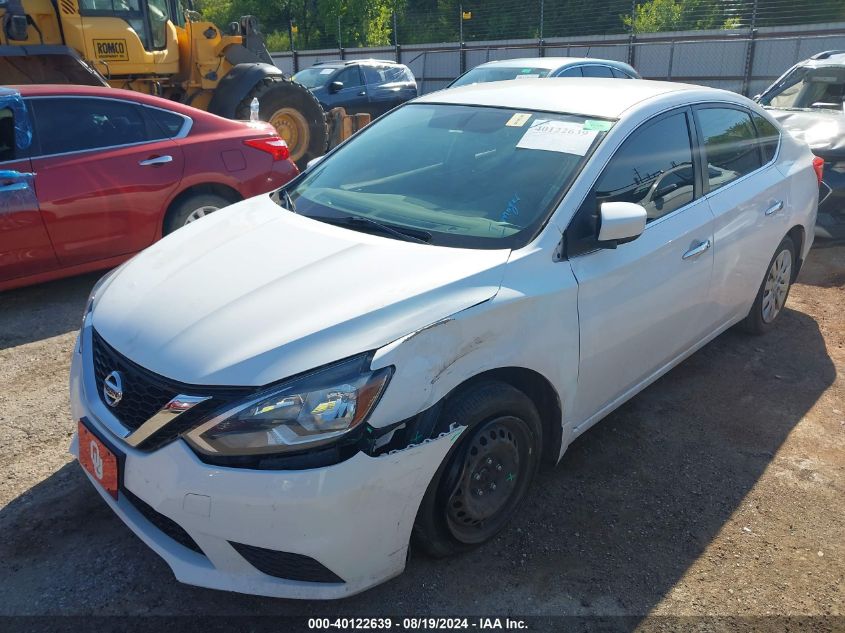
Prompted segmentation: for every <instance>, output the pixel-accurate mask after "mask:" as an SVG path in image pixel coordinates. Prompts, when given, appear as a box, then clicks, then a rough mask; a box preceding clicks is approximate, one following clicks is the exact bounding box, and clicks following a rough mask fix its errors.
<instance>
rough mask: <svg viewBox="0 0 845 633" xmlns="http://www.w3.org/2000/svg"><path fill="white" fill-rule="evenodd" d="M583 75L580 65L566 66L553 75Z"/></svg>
mask: <svg viewBox="0 0 845 633" xmlns="http://www.w3.org/2000/svg"><path fill="white" fill-rule="evenodd" d="M583 76H584V75H583V73H582V72H581V67H580V66H575V67H574V68H567V69H565V70H563V71H561V72H560V73H558V74H557V75H555V77H583Z"/></svg>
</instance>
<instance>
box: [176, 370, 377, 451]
mask: <svg viewBox="0 0 845 633" xmlns="http://www.w3.org/2000/svg"><path fill="white" fill-rule="evenodd" d="M371 358H372V357H371V355H370V354H365V355H362V356H356V357H355V358H351V359H349V360H346V361H342V362H340V363H337V364H335V365H332V366H330V367H327V368H325V369H321V370H317V371H315V372H312V373H311V374H308V375H305V376H302V377H301V378H297V379H294V380H292V381H290V382H288V383H286V384H283V385H280V386H278V387H274V388H273V389H270V390H267V391H265V392H264V393H262V394H259V395H257V396H255V397H253V398H252V399H250V400H249V401H246V402H243V403H241V404H240V405H238V406H237V407H236V408H234V409H231V410H229V411H227V412H225V413H223V414H221V415H219V416H217V417H215V418H214V419H212V420H210V421H208V422H206V423H205V424H202V425H200V426H198V427H197V428H195V429H194V430H192V431H191V432H189V433H188V434H187V435H186V436H185V438H186V439H187V440H188V442H190V443H191V445H192V446H193V447H194V448H195V449H197V450H198V451H200V452H202V453H206V454H212V455H255V454H259V453H281V452H290V451H297V450H304V449H307V448H312V447H315V446H318V445H322V444H325V443H327V442H330V441H333V440H335V439H337V438H338V437H340V436H341V435H344V434H345V433H348V432H349V431H351V430H352V429H354V428H356V427H357V426H359V425H360V424H361V423H362V422H364V421H365V420H366V419H367V416H368V415H369V414H370V412H371V411H372V410H373V408H374V407H375V405H376V403H377V402H378V400H379V398H380V397H381V394H382V393H384V388H385V387H386V386H387V383H388V381H389V380H390V375H391V373H392V368H391V367H386V368H384V369H379V370H376V371H371V370H370V369H369V366H370V360H371Z"/></svg>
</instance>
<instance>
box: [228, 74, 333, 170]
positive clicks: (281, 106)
mask: <svg viewBox="0 0 845 633" xmlns="http://www.w3.org/2000/svg"><path fill="white" fill-rule="evenodd" d="M254 98H257V99H258V116H259V118H260V119H261V120H262V121H267V122H269V123H270V124H272V125H273V127H275V128H276V131H277V132H278V133H279V136H280V137H282V138H283V139H284V140H285V141H287V144H288V148H289V149H290V157H291V160H293V162H295V163H296V165H297V167H299V169H305V165H306V164H307V163H308V161H309V160H311V159H312V158H316V157H317V156H322V155H323V154H325V153H326V147H327V145H328V140H329V131H328V127H327V126H326V115H325V113H324V112H323V108H322V107H321V106H320V102H319V101H317V99H315V98H314V95H313V94H311V91H310V90H308V88H306V87H304V86H300V85H299V84H298V83H296V82H293V81H291V80H290V79H287V78H285V77H280V76H277V75H272V76H269V77H265V78H264V79H262V80H261V81H260V82H259V83H258V84H256V85H255V87H254V88H253V89H252V90H251V91H250V92H249V94H248V95H247V96H246V97H244V100H243V101H241V102H240V104H238V107H237V108H236V109H235V116H236V118H238V119H249V107H250V104H251V103H252V100H253V99H254Z"/></svg>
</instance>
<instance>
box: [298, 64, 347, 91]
mask: <svg viewBox="0 0 845 633" xmlns="http://www.w3.org/2000/svg"><path fill="white" fill-rule="evenodd" d="M336 70H337V68H332V67H331V66H329V67H326V66H314V67H313V68H306V69H305V70H300V71H299V72H298V73H296V74H295V75H294V76H293V80H294V81H295V82H296V83H298V84H301V85H303V86H305V87H306V88H319V87H320V86H324V85H326V82H327V81H328V80H329V77H331V76H332V73H333V72H334V71H336Z"/></svg>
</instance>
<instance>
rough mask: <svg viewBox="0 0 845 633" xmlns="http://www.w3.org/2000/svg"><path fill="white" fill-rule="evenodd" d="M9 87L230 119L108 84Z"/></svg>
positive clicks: (26, 94)
mask: <svg viewBox="0 0 845 633" xmlns="http://www.w3.org/2000/svg"><path fill="white" fill-rule="evenodd" d="M9 87H10V88H12V89H14V90H18V91H19V92H20V93H21V96H23V97H48V96H49V97H104V98H106V99H122V100H125V101H134V102H135V103H142V104H144V105H149V106H153V107H156V108H162V109H164V110H171V111H173V112H177V113H179V114H182V115H184V116H187V117H191V118H192V119H194V120H196V119H197V118H213V119H215V121H216V122H219V121H228V120H229V119H221V118H220V117H217V116H215V115H213V114H210V113H208V112H205V111H202V110H197V109H196V108H192V107H190V106H187V105H184V104H181V103H178V102H176V101H172V100H170V99H163V98H161V97H155V96H153V95H148V94H144V93H143V92H135V91H133V90H122V89H120V88H110V87H108V86H80V85H75V84H32V85H21V86H9Z"/></svg>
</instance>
